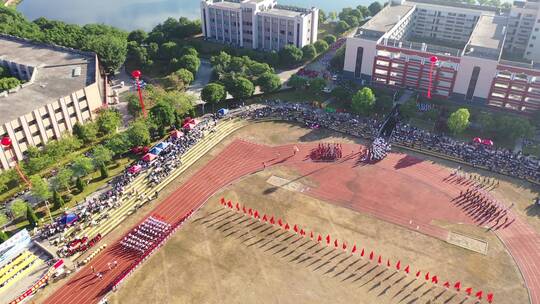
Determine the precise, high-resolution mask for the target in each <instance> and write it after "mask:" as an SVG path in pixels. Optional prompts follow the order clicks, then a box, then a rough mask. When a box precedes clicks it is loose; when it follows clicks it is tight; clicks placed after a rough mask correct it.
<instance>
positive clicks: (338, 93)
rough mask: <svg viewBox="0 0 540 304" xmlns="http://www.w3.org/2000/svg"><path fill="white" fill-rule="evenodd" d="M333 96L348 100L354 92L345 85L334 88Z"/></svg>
mask: <svg viewBox="0 0 540 304" xmlns="http://www.w3.org/2000/svg"><path fill="white" fill-rule="evenodd" d="M332 96H334V97H335V98H336V99H337V100H339V101H347V100H350V99H351V98H352V94H351V93H350V92H349V90H347V89H346V88H345V87H342V86H338V87H335V88H334V89H333V90H332Z"/></svg>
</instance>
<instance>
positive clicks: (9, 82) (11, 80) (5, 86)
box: [0, 77, 21, 92]
mask: <svg viewBox="0 0 540 304" xmlns="http://www.w3.org/2000/svg"><path fill="white" fill-rule="evenodd" d="M20 85H21V81H20V80H19V79H17V78H15V77H7V78H0V92H2V91H8V90H11V89H13V88H15V87H18V86H20Z"/></svg>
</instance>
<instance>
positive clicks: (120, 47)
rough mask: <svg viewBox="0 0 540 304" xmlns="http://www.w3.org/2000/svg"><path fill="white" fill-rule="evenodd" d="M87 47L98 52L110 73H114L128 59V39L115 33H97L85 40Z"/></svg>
mask: <svg viewBox="0 0 540 304" xmlns="http://www.w3.org/2000/svg"><path fill="white" fill-rule="evenodd" d="M85 44H86V45H87V47H86V49H87V50H91V51H94V52H96V54H97V55H98V57H99V59H100V62H101V63H102V64H103V66H104V67H105V70H106V71H107V72H108V73H114V71H116V70H118V68H120V66H122V64H124V62H125V61H126V55H127V40H126V39H125V37H121V36H120V37H118V36H115V35H111V34H108V35H96V36H92V37H89V38H88V40H87V41H86V42H85Z"/></svg>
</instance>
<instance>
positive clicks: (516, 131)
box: [495, 115, 534, 141]
mask: <svg viewBox="0 0 540 304" xmlns="http://www.w3.org/2000/svg"><path fill="white" fill-rule="evenodd" d="M495 125H496V129H495V133H496V135H495V136H496V138H498V139H505V140H508V139H510V140H512V141H515V140H516V139H518V138H521V137H524V138H528V137H532V136H533V135H534V127H533V126H532V125H531V123H530V122H529V121H528V120H527V119H524V118H521V117H516V116H513V115H498V116H497V117H496V119H495Z"/></svg>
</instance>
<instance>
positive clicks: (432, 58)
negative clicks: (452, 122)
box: [427, 56, 439, 99]
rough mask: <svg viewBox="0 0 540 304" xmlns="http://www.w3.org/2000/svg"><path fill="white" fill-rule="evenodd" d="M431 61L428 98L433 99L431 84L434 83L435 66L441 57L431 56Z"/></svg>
mask: <svg viewBox="0 0 540 304" xmlns="http://www.w3.org/2000/svg"><path fill="white" fill-rule="evenodd" d="M429 61H430V62H431V66H430V68H429V87H428V91H427V98H429V99H431V85H432V84H433V68H434V67H435V64H436V63H437V61H439V58H437V56H431V58H429Z"/></svg>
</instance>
